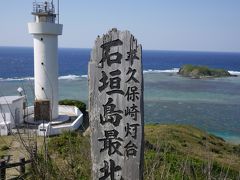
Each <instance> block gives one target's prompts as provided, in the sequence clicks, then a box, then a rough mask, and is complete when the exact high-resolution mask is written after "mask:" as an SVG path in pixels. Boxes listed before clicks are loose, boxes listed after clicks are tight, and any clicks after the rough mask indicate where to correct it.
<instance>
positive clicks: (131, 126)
mask: <svg viewBox="0 0 240 180" xmlns="http://www.w3.org/2000/svg"><path fill="white" fill-rule="evenodd" d="M88 77H89V116H90V117H89V118H90V128H91V157H92V177H93V179H94V180H105V179H108V180H124V179H125V180H128V179H134V180H138V179H140V180H142V179H143V140H144V137H143V135H144V132H143V128H144V120H143V70H142V47H141V45H140V44H138V43H137V40H136V39H135V38H134V36H133V35H132V34H131V33H130V32H129V31H123V32H121V31H118V30H117V29H112V30H111V31H109V32H108V33H107V34H105V35H103V37H98V38H97V39H96V41H95V45H94V48H93V50H92V54H91V59H90V62H89V73H88Z"/></svg>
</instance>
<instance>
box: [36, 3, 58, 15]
mask: <svg viewBox="0 0 240 180" xmlns="http://www.w3.org/2000/svg"><path fill="white" fill-rule="evenodd" d="M33 13H47V14H55V7H54V5H53V3H49V2H46V1H45V2H33Z"/></svg>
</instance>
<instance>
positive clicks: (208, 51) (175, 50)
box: [0, 45, 240, 53]
mask: <svg viewBox="0 0 240 180" xmlns="http://www.w3.org/2000/svg"><path fill="white" fill-rule="evenodd" d="M0 48H33V46H2V45H0ZM58 48H59V49H89V50H91V49H92V48H89V47H58ZM143 51H168V52H203V53H240V50H239V51H218V50H186V49H170V50H169V49H148V48H146V49H143Z"/></svg>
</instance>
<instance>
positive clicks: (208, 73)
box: [178, 64, 232, 78]
mask: <svg viewBox="0 0 240 180" xmlns="http://www.w3.org/2000/svg"><path fill="white" fill-rule="evenodd" d="M178 74H180V75H183V76H186V77H191V78H206V77H208V78H216V77H229V76H232V75H231V74H230V73H229V72H228V71H226V70H224V69H211V68H208V67H206V66H194V65H190V64H187V65H184V66H182V67H181V68H180V70H179V72H178Z"/></svg>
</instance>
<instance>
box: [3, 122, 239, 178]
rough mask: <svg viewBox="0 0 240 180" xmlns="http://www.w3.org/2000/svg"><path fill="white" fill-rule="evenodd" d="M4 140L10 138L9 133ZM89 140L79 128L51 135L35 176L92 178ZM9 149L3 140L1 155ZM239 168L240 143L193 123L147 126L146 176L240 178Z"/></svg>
mask: <svg viewBox="0 0 240 180" xmlns="http://www.w3.org/2000/svg"><path fill="white" fill-rule="evenodd" d="M4 138H5V140H4ZM1 140H2V141H3V142H8V141H9V137H2V138H1ZM89 141H90V140H89V137H88V136H85V137H84V136H82V134H80V133H76V132H74V133H64V134H62V135H60V136H56V137H51V138H49V139H48V148H47V151H48V156H43V155H42V154H43V153H42V152H43V151H44V149H45V148H39V151H40V152H39V156H38V161H37V164H36V169H32V171H31V177H32V178H35V179H43V178H47V179H84V180H88V179H91V178H90V177H91V158H90V142H89ZM41 150H42V151H41ZM9 151H11V153H13V149H12V147H11V143H7V146H6V145H4V144H3V143H1V145H0V155H1V154H2V155H3V154H8V152H9ZM46 158H47V161H45V160H46ZM239 170H240V145H233V144H230V143H227V142H225V141H224V140H223V139H222V138H219V137H216V136H214V135H210V134H207V133H205V132H203V131H201V130H199V129H197V128H194V127H191V126H184V125H146V126H145V159H144V179H147V180H148V179H149V180H150V179H151V180H152V179H159V180H161V179H163V180H167V179H172V180H175V179H176V180H177V179H200V180H201V179H207V178H208V179H224V178H225V179H239V178H240V176H239V173H240V172H239Z"/></svg>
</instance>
